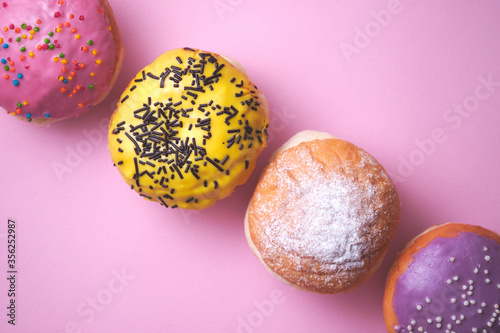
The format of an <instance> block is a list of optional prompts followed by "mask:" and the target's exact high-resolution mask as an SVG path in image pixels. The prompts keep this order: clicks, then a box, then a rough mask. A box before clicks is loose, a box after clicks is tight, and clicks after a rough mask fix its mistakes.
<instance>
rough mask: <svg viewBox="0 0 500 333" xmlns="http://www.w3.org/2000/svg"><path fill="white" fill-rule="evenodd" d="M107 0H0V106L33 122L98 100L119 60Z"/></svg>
mask: <svg viewBox="0 0 500 333" xmlns="http://www.w3.org/2000/svg"><path fill="white" fill-rule="evenodd" d="M123 56H124V52H123V44H122V41H121V38H120V33H119V31H118V27H117V25H116V21H115V19H114V17H113V12H112V11H111V7H110V6H109V4H108V2H107V1H106V0H0V61H1V68H0V71H2V72H3V73H2V74H1V77H0V108H1V109H4V110H5V111H7V114H11V115H14V116H15V117H17V118H19V119H23V120H26V121H29V122H31V121H33V122H35V123H47V122H53V121H57V120H62V119H67V118H71V117H77V116H79V115H81V114H82V113H84V112H85V111H87V110H88V109H90V108H91V107H92V106H93V105H96V104H97V103H99V102H101V101H102V100H103V99H104V98H105V97H106V96H107V95H108V93H109V91H110V90H111V87H112V86H113V84H114V83H115V81H116V78H117V76H118V74H119V72H120V69H121V66H122V63H123Z"/></svg>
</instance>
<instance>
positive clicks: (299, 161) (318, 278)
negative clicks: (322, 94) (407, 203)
mask: <svg viewBox="0 0 500 333" xmlns="http://www.w3.org/2000/svg"><path fill="white" fill-rule="evenodd" d="M400 213H401V205H400V201H399V197H398V194H397V192H396V188H395V186H394V184H393V183H392V181H391V180H390V178H389V176H388V175H387V172H386V171H385V169H384V168H383V167H382V166H381V165H380V164H379V163H378V162H377V161H376V160H375V159H374V158H373V157H371V156H370V155H369V154H367V153H366V152H365V151H364V150H362V149H361V148H359V147H357V146H355V145H353V144H351V143H349V142H346V141H343V140H339V139H335V138H332V139H323V140H313V141H309V142H302V143H300V144H299V145H297V146H294V147H291V148H289V149H286V150H285V151H283V152H281V153H279V154H278V155H277V156H276V157H275V159H274V160H273V161H272V162H271V163H270V164H269V165H268V167H267V169H266V170H265V171H264V173H263V175H262V177H261V179H260V181H259V183H258V185H257V188H256V190H255V193H254V195H253V198H252V200H251V202H250V205H249V207H248V212H247V217H248V234H249V237H250V238H251V239H250V240H249V241H250V245H251V247H254V251H257V252H258V253H256V255H257V257H259V259H260V260H261V261H262V262H263V263H264V264H265V265H266V266H267V268H269V269H270V270H271V271H272V272H274V273H276V274H277V275H278V276H280V277H281V278H282V279H284V280H286V281H288V282H289V283H290V284H292V285H293V286H296V287H298V288H299V289H305V290H308V291H313V292H316V293H320V294H333V293H341V292H347V291H349V290H352V289H354V288H356V287H357V286H359V285H360V284H361V283H362V282H363V281H365V280H366V279H368V278H369V277H370V276H371V275H372V274H373V273H374V272H375V270H376V269H377V268H378V266H379V265H380V263H381V261H382V259H383V256H384V255H385V253H386V251H387V249H388V247H389V244H390V242H391V240H392V238H393V236H394V233H395V231H396V228H397V226H398V224H399V218H400Z"/></svg>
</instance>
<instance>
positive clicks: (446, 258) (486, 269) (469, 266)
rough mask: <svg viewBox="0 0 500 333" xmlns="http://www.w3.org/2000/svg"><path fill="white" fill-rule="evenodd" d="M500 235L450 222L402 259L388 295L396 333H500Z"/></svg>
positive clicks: (387, 310)
mask: <svg viewBox="0 0 500 333" xmlns="http://www.w3.org/2000/svg"><path fill="white" fill-rule="evenodd" d="M499 264H500V236H499V235H498V234H496V233H494V232H492V231H490V230H487V229H484V228H481V227H479V226H472V225H467V224H456V223H449V224H444V225H441V226H437V227H433V228H430V229H428V230H427V231H425V232H424V233H423V234H422V235H420V236H418V237H417V238H416V239H414V240H413V241H412V242H410V244H409V245H408V246H407V247H406V249H405V250H404V251H403V252H402V253H401V254H400V255H399V257H398V259H397V260H396V262H395V263H394V266H393V268H392V270H391V273H390V274H389V277H388V280H387V285H386V289H385V295H384V318H385V322H386V326H387V331H388V332H391V333H412V332H427V333H433V332H442V333H452V332H455V333H465V332H472V333H478V332H479V333H486V332H488V333H492V332H500V320H499V318H500V265H499Z"/></svg>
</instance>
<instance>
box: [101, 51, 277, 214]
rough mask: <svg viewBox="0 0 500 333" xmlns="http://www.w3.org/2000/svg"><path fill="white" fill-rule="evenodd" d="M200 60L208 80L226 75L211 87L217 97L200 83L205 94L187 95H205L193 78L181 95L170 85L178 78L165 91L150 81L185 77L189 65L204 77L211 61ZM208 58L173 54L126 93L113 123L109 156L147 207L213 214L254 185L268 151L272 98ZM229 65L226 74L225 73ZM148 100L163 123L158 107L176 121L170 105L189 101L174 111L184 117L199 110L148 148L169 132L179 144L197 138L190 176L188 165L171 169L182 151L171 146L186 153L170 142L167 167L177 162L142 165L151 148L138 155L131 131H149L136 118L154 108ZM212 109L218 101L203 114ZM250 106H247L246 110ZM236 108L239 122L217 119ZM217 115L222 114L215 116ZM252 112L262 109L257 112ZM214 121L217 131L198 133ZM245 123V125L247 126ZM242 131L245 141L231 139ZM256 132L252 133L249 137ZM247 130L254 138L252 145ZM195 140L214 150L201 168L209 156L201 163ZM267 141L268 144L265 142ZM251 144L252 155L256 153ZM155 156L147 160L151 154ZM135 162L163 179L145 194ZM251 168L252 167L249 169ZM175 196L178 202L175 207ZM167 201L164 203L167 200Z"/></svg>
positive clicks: (146, 183)
mask: <svg viewBox="0 0 500 333" xmlns="http://www.w3.org/2000/svg"><path fill="white" fill-rule="evenodd" d="M200 54H206V55H205V56H204V59H205V61H207V62H206V64H205V65H204V72H203V75H205V77H210V76H212V74H213V73H214V71H216V65H218V66H219V68H221V69H220V70H219V71H218V73H219V74H221V76H220V77H219V78H218V82H213V83H212V84H211V86H212V87H213V90H210V88H209V85H210V84H207V85H204V83H203V81H202V80H201V81H200V86H201V88H202V89H204V90H205V92H197V91H192V90H185V88H186V87H195V88H196V87H199V86H197V85H196V83H195V84H194V85H193V86H192V83H193V82H192V81H193V79H194V77H193V74H192V73H190V72H188V73H187V74H185V75H183V76H182V80H181V81H180V82H179V83H178V85H179V87H174V85H175V84H176V83H175V82H174V81H172V80H170V78H171V77H174V73H173V72H171V73H170V74H168V76H167V77H166V79H165V80H164V85H165V86H164V87H163V88H161V87H160V83H161V78H159V79H156V78H152V77H150V76H147V74H148V73H151V74H152V76H156V77H160V76H161V74H162V73H165V72H166V68H169V69H171V66H177V67H180V68H182V69H185V68H186V67H187V66H188V65H189V63H188V61H189V59H188V58H189V57H191V58H193V59H195V61H194V62H193V63H192V66H191V65H189V66H190V69H191V70H196V68H195V67H194V65H197V64H200V62H199V61H200V60H203V56H201V55H200ZM208 54H209V53H208V52H205V51H201V50H192V49H176V50H171V51H168V52H166V53H164V54H163V55H161V56H160V57H158V59H156V61H155V62H153V63H152V64H151V65H149V66H146V67H145V68H144V69H143V70H142V71H140V72H139V73H138V74H137V75H136V77H135V78H134V80H132V81H131V83H130V84H129V86H128V87H127V88H126V90H125V92H124V93H123V95H122V96H121V98H120V102H118V107H117V109H116V111H115V112H114V114H113V116H112V119H111V123H110V127H109V148H110V151H111V157H112V159H113V162H114V163H115V164H116V166H117V168H118V170H119V171H120V173H121V175H122V177H123V178H124V180H125V181H126V182H127V183H128V184H129V186H133V188H134V190H135V191H136V192H138V193H140V194H142V195H143V196H145V197H146V198H147V199H149V198H150V200H153V201H157V202H162V201H163V203H165V204H166V205H168V206H170V207H172V206H178V207H180V208H189V209H203V208H206V207H209V206H211V205H212V204H213V203H214V202H215V201H216V200H219V199H222V198H224V197H227V196H229V195H230V194H231V192H232V191H233V189H234V187H235V186H237V185H240V184H243V183H244V182H245V181H246V180H247V179H248V177H249V176H250V174H251V172H252V171H253V169H254V167H255V162H256V159H257V157H258V155H259V154H260V152H261V151H262V149H264V147H265V146H266V138H267V134H266V133H267V126H268V124H269V119H268V118H269V116H268V107H267V101H266V100H265V98H264V96H263V95H262V94H261V93H260V92H259V90H258V89H257V87H255V86H254V85H253V83H251V82H250V80H249V79H248V78H247V77H246V75H245V74H243V73H242V72H241V71H240V70H238V69H237V68H236V67H234V66H233V65H232V64H231V63H230V62H229V61H228V60H226V59H225V58H223V57H221V56H219V55H217V54H213V53H212V54H211V55H208ZM210 56H213V57H214V58H215V59H216V61H215V62H213V63H212V62H210V61H208V60H209V59H211V60H214V59H212V58H210ZM177 57H179V58H180V60H181V61H182V64H180V63H179V61H178V60H177ZM221 65H224V66H223V67H221ZM198 69H199V68H198ZM143 72H144V74H143ZM143 77H146V79H145V80H143ZM233 78H234V80H233ZM137 81H140V82H137ZM231 81H233V82H231ZM242 81H243V86H242V87H238V86H237V85H241V82H242ZM207 83H209V82H207ZM134 87H135V88H134ZM188 92H191V93H194V94H197V98H196V99H195V98H193V96H191V95H190V94H188ZM241 92H243V94H242V95H241V96H240V94H241ZM181 96H185V98H186V99H182V97H181ZM148 97H151V102H152V103H151V106H150V110H151V112H153V110H154V112H155V114H154V116H155V117H157V116H158V108H159V107H161V105H158V106H156V107H155V106H154V104H155V103H156V102H160V103H163V105H164V107H163V108H162V110H164V111H163V112H164V114H165V115H166V116H167V117H169V116H170V114H169V112H170V111H169V110H168V109H166V104H167V103H169V102H171V103H177V102H180V101H182V104H180V105H177V106H174V105H173V104H172V105H170V107H171V108H174V109H175V110H177V111H178V110H180V109H181V108H182V109H184V110H186V109H189V108H193V111H191V112H186V113H185V114H187V115H189V117H184V116H182V113H179V114H178V123H180V122H182V125H183V126H182V128H180V127H170V126H167V125H166V124H163V125H161V126H160V127H158V128H157V129H155V130H154V132H156V134H153V135H155V137H153V139H152V140H153V141H151V140H148V141H147V142H148V143H151V144H153V142H154V140H155V139H156V140H158V137H160V135H158V134H159V133H161V134H163V133H164V132H163V131H161V128H163V129H164V130H165V131H167V132H168V130H169V129H170V130H176V131H179V133H178V134H176V135H175V137H178V138H179V139H180V140H182V141H183V142H185V140H186V138H188V137H189V139H188V140H189V141H188V146H189V147H190V149H191V150H193V151H192V152H191V154H190V155H189V157H188V158H187V161H189V162H190V163H191V167H190V168H189V171H188V172H187V173H185V172H183V171H181V170H185V169H186V168H187V165H188V164H182V163H177V162H171V163H168V162H169V161H170V160H171V159H174V160H175V158H176V156H175V154H174V153H173V152H174V151H175V148H172V147H173V145H171V143H173V144H176V145H177V146H180V145H181V141H176V140H175V139H168V140H167V141H168V142H169V147H170V148H171V150H170V151H169V153H166V152H167V150H166V149H165V145H164V141H160V142H161V145H163V146H162V147H160V144H157V146H158V147H160V150H162V151H163V154H162V155H161V160H163V159H167V160H169V161H161V162H158V160H153V159H150V158H149V157H140V155H141V154H143V153H144V152H145V151H146V150H147V148H148V147H146V149H144V147H143V144H142V143H140V142H138V145H139V146H140V147H141V150H142V151H141V152H140V153H139V154H136V152H135V151H134V149H135V148H136V146H135V144H134V143H133V142H132V141H131V140H130V139H129V138H128V137H127V135H126V134H125V133H128V134H129V135H130V136H131V137H133V138H135V136H134V134H133V133H132V132H131V131H130V125H132V126H134V127H135V126H138V125H140V124H141V123H143V122H144V120H143V119H137V118H135V117H134V111H136V110H139V109H141V108H144V104H146V106H148V103H149V102H148ZM169 98H171V101H169ZM250 99H252V100H250ZM191 101H194V102H195V104H194V105H193V104H192V103H191ZM210 101H212V105H211V106H206V107H204V111H200V110H198V107H199V106H200V105H203V104H209V103H210ZM245 101H246V102H245ZM242 102H243V104H244V105H242ZM216 105H219V106H220V109H218V108H216ZM231 106H232V107H233V108H234V109H236V110H237V111H238V114H237V115H236V116H234V117H233V118H231V119H227V118H228V116H229V115H228V114H226V113H223V114H221V115H217V112H220V111H223V110H224V108H230V107H231ZM213 107H214V108H216V109H215V110H213V109H212V108H213ZM252 107H253V108H254V109H252ZM234 109H229V110H228V111H229V112H231V113H234V111H233V110H234ZM207 111H208V112H210V114H209V116H205V113H206V112H207ZM146 112H147V110H146V111H141V112H137V113H136V115H138V116H141V117H143V116H144V115H145V113H146ZM242 115H244V116H242ZM207 118H210V130H209V131H206V130H203V129H202V127H205V129H207V126H206V125H205V126H200V127H196V125H197V124H198V119H201V121H202V122H203V120H205V119H207ZM145 119H147V118H145ZM168 119H169V122H172V121H175V119H176V118H175V117H174V116H171V117H170V118H168ZM226 119H227V121H228V122H229V125H227V124H226V122H225V121H226ZM161 120H163V121H165V122H166V121H167V120H166V119H163V116H161V115H160V118H159V119H157V121H156V124H158V123H159V122H160V121H161ZM239 121H241V124H240V123H239ZM246 121H248V126H249V127H248V126H247V125H246ZM122 122H125V124H123V125H121V127H123V128H124V129H117V127H118V126H117V125H118V124H120V123H122ZM190 124H192V129H191V130H188V128H189V125H190ZM154 126H155V124H150V125H148V126H147V130H146V132H148V131H150V130H151V129H152V128H153V127H154ZM246 126H247V127H246ZM245 127H246V128H245ZM238 129H239V130H240V132H239V133H228V130H238ZM250 129H251V133H250V134H248V133H249V132H250ZM245 130H246V131H247V135H246V137H245ZM135 132H136V133H139V134H142V133H143V131H142V130H141V129H136V130H135ZM208 132H210V133H211V137H210V139H207V140H206V144H205V145H203V136H204V135H208ZM259 132H260V134H259ZM233 136H235V143H234V144H233V145H232V146H231V147H229V148H228V140H230V138H231V137H233ZM238 136H241V138H240V143H239V144H238V143H236V141H237V140H238ZM143 138H144V137H143ZM161 138H164V135H161ZM193 138H195V140H196V146H198V147H202V148H204V149H205V150H206V156H204V157H202V160H199V161H196V160H195V159H196V158H200V157H201V155H200V150H199V149H197V153H198V155H196V156H195V151H194V149H193V148H194V145H193V144H192V142H193V141H192V139H193ZM251 138H253V140H251ZM259 138H260V139H261V141H259ZM117 139H119V140H121V143H119V142H118V140H117ZM241 144H243V148H242V149H241V150H240V145H241ZM250 144H251V147H250V148H249V146H250ZM119 149H122V150H123V152H120V151H119ZM151 149H152V148H151ZM151 149H150V150H148V151H147V152H151V151H152V150H151ZM226 155H228V156H229V158H228V159H227V161H226V162H225V164H224V165H222V161H223V160H224V158H225V157H226ZM180 156H181V157H180V158H179V160H184V159H185V158H186V156H185V155H183V154H180ZM207 157H208V158H210V159H211V160H212V161H217V160H218V161H221V162H219V163H217V162H215V163H216V164H217V165H218V166H219V167H220V168H222V169H223V171H220V170H219V169H217V168H216V167H215V166H214V165H212V164H211V163H210V162H209V161H208V160H207ZM134 158H136V159H137V163H138V170H139V174H140V173H142V172H144V171H147V172H149V173H150V174H152V173H153V172H155V174H154V175H153V178H151V177H149V176H148V175H147V174H143V175H142V176H140V177H139V186H137V180H136V179H134V176H135V175H136V166H135V162H134ZM245 161H248V162H247V163H245ZM140 162H143V163H146V162H149V163H152V164H154V167H153V166H151V165H148V164H145V165H142V164H141V163H140ZM205 163H206V165H205ZM174 164H175V165H178V169H179V171H180V173H181V174H182V175H183V179H181V178H180V176H179V172H178V171H177V170H175V169H174V172H172V171H171V170H170V167H173V165H174ZM247 164H248V165H247ZM181 165H182V166H181ZM193 165H198V166H199V167H198V172H197V173H196V174H197V175H198V176H199V179H197V178H196V177H195V175H194V174H193V173H192V170H193ZM163 166H165V168H164V169H166V170H167V174H164V169H162V170H160V171H159V169H160V168H161V167H163ZM226 170H229V175H227V174H226ZM159 172H160V173H159ZM158 173H159V174H158ZM172 174H174V175H175V176H174V179H171V175H172ZM162 177H165V178H168V179H169V180H168V182H167V181H166V180H165V179H164V180H163V185H164V186H168V188H165V187H163V186H161V185H160V181H161V179H162ZM155 181H156V183H155ZM204 181H207V187H205V182H204ZM214 181H215V182H217V185H218V188H217V189H215V187H216V185H215V183H214ZM172 189H175V192H174V193H173V194H172V193H171V190H172ZM168 196H170V197H172V199H170V198H169V197H168ZM148 197H149V198H148ZM159 197H161V199H160V198H159Z"/></svg>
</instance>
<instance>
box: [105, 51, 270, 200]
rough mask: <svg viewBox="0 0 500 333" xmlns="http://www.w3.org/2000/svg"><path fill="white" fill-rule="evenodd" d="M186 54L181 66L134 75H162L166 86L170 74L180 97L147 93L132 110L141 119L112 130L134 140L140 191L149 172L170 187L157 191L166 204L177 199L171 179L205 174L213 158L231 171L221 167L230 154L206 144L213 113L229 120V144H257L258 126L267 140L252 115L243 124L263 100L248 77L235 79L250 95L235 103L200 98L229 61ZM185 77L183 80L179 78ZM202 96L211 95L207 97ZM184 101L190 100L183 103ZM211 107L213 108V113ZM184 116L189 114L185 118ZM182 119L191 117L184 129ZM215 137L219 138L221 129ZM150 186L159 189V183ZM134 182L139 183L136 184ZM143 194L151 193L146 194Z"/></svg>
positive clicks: (179, 62)
mask: <svg viewBox="0 0 500 333" xmlns="http://www.w3.org/2000/svg"><path fill="white" fill-rule="evenodd" d="M184 50H186V51H190V52H197V51H196V50H193V49H190V48H185V49H184ZM181 58H182V56H177V57H176V58H175V59H176V61H177V63H176V65H177V66H175V65H173V64H170V66H169V67H166V68H164V70H163V71H162V72H161V73H154V72H148V73H146V72H145V71H142V79H140V78H139V79H136V80H134V82H136V83H141V82H144V81H145V80H146V78H150V79H153V80H158V81H159V82H158V83H154V84H158V87H160V88H164V87H165V82H169V81H166V80H167V79H168V80H170V81H172V82H173V83H174V84H173V85H172V86H170V87H172V88H169V89H180V91H179V95H180V96H179V95H172V96H179V97H176V98H175V99H177V100H175V99H173V97H171V98H168V101H167V100H159V101H157V100H155V101H153V99H152V98H151V97H147V101H146V102H145V103H143V104H142V106H139V107H138V108H137V109H136V110H134V111H133V114H134V117H135V118H136V119H138V120H139V121H135V123H134V124H133V125H132V124H130V125H128V127H129V128H127V129H125V127H124V125H125V122H121V123H119V124H117V125H116V127H115V128H114V129H113V131H112V133H114V134H116V135H118V134H120V133H121V131H124V134H125V135H126V136H127V138H128V139H129V140H130V141H131V142H132V143H133V144H134V152H135V154H136V157H134V167H135V173H134V176H133V179H134V180H135V185H136V190H137V191H139V192H141V191H142V188H140V178H141V177H148V178H150V179H152V180H153V182H154V184H158V185H157V186H161V187H162V188H169V191H170V194H171V195H172V196H170V195H164V196H163V197H157V200H158V201H160V202H161V203H162V204H163V205H164V206H165V207H169V206H168V205H167V201H166V200H164V199H168V200H174V197H173V195H174V192H175V188H173V187H172V182H170V185H169V181H170V180H171V179H177V180H178V179H184V178H189V177H194V178H196V179H197V180H200V176H199V173H200V172H201V171H202V170H201V168H203V167H205V166H206V167H208V164H211V165H212V166H213V167H215V168H216V169H217V170H218V171H220V172H224V171H225V174H226V175H229V174H230V170H229V169H226V170H224V169H223V167H222V166H223V165H224V164H225V163H226V162H227V161H228V160H229V157H230V155H225V157H224V158H223V159H222V160H219V159H218V158H217V156H216V155H215V153H216V151H213V152H207V149H206V147H205V145H206V144H207V142H208V141H209V140H214V139H212V137H213V135H212V132H211V131H212V124H213V121H214V118H216V117H222V120H223V121H224V122H225V124H226V125H227V126H229V128H227V129H226V132H227V134H226V135H227V137H226V138H224V139H223V141H224V142H222V144H224V145H226V147H227V148H228V149H229V148H230V147H231V146H232V145H234V144H237V145H238V149H240V150H242V149H243V148H244V147H249V148H250V147H252V140H253V139H254V136H252V135H253V132H254V131H255V132H256V136H257V139H258V140H259V142H260V143H262V138H261V135H260V133H262V131H264V133H265V132H266V130H265V129H264V128H257V129H255V130H254V128H253V127H252V126H250V125H249V123H248V121H246V122H245V123H244V124H245V125H243V122H242V120H244V118H245V112H248V110H249V109H251V108H255V107H256V106H259V105H260V104H259V102H258V101H259V98H258V96H257V95H256V93H255V91H250V90H247V88H243V85H244V81H243V80H240V83H239V84H235V86H237V87H238V88H242V89H243V90H241V91H240V92H239V93H236V94H235V96H236V97H238V98H240V97H242V96H243V95H246V96H245V98H246V100H241V99H240V100H238V101H237V104H234V105H219V104H218V101H217V100H210V101H207V102H205V103H201V104H198V103H197V102H196V100H200V99H202V96H203V94H205V93H206V92H207V89H206V87H207V86H208V88H209V91H213V90H214V89H215V88H216V87H217V84H218V83H219V80H220V79H221V77H222V76H223V75H224V73H225V71H224V68H225V66H226V65H225V64H224V63H222V64H219V63H218V62H217V58H216V57H214V56H213V55H212V54H210V53H199V54H195V55H192V57H185V56H184V57H183V58H184V59H187V60H186V62H185V63H184V62H183V61H182V59H181ZM210 64H212V65H210ZM208 68H214V70H208ZM183 80H184V81H183ZM181 81H183V83H182V84H179V83H180V82H181ZM186 81H187V82H186ZM235 82H237V81H236V78H235V77H233V78H232V79H231V83H235ZM189 83H191V84H189ZM151 84H153V81H151ZM137 87H138V86H137V85H133V86H132V87H131V88H130V91H134V90H136V89H137ZM167 93H168V92H167ZM203 97H205V96H203ZM128 98H129V95H126V96H125V97H124V98H123V99H122V100H121V103H123V102H124V101H126V100H127V99H128ZM203 100H206V99H205V98H203ZM183 101H186V102H189V103H190V104H184V105H183ZM191 104H192V105H194V106H193V107H191V108H186V106H188V105H189V106H190V105H191ZM211 112H212V113H213V114H212V115H211ZM210 115H211V117H210ZM185 118H188V119H189V120H185ZM195 119H196V122H195ZM233 119H234V120H233ZM181 120H184V121H185V122H187V124H186V126H187V127H186V129H187V130H185V131H184V132H182V131H181V129H182V128H184V124H183V121H181ZM193 125H194V126H193ZM242 126H244V128H242ZM190 133H192V134H190ZM201 133H203V135H202V137H203V140H202V142H201V143H199V142H197V141H196V137H199V136H200V135H201ZM216 137H217V138H219V136H218V135H217V136H216ZM117 141H118V142H119V143H122V141H121V139H120V138H117ZM118 151H120V152H123V149H121V148H118ZM233 152H234V150H233ZM209 154H210V155H209ZM211 154H214V155H211ZM219 158H220V157H219ZM122 164H123V161H120V162H118V165H122ZM139 165H142V167H141V168H144V169H143V170H140V169H139ZM248 167H249V161H248V160H246V161H245V168H246V169H247V168H248ZM149 168H152V169H153V170H154V171H153V170H151V169H149ZM201 181H202V182H203V186H204V187H208V180H206V179H204V180H201ZM213 182H214V188H215V189H217V188H218V187H219V184H218V182H217V180H213ZM148 187H149V188H150V189H151V190H154V187H152V186H148ZM132 188H134V186H133V185H132ZM141 195H142V196H144V197H147V198H150V197H148V196H147V195H144V194H141ZM155 200H156V199H155ZM193 201H194V202H195V203H197V202H198V199H196V198H194V197H191V198H189V199H188V200H186V202H187V203H190V202H193ZM175 207H177V205H173V206H171V208H175Z"/></svg>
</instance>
